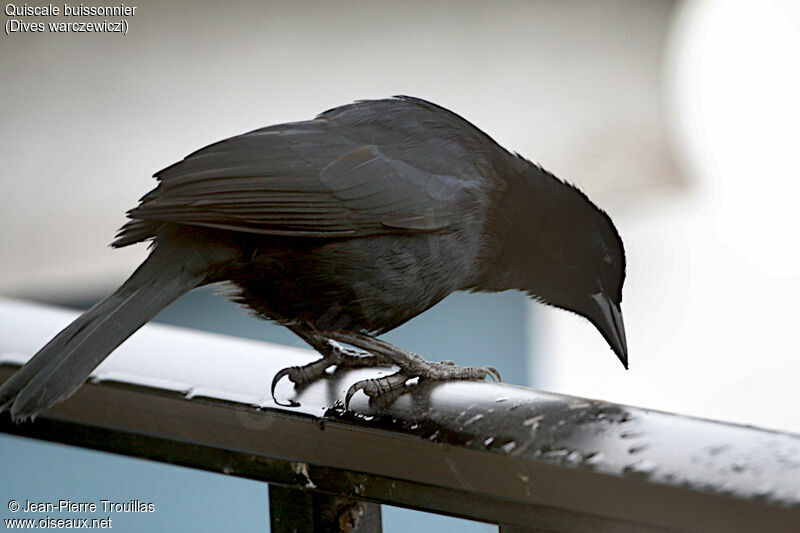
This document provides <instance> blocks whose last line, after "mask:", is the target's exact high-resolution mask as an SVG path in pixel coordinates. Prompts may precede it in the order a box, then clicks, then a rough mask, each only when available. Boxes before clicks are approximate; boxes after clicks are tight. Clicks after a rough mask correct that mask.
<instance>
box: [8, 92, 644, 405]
mask: <svg viewBox="0 0 800 533" xmlns="http://www.w3.org/2000/svg"><path fill="white" fill-rule="evenodd" d="M155 177H156V178H157V179H158V181H159V183H158V186H157V187H156V188H155V189H154V190H152V191H151V192H149V193H148V194H146V195H145V196H144V197H143V198H142V199H141V201H140V204H139V205H138V207H136V208H134V209H132V210H131V211H129V212H128V216H129V218H130V219H131V220H130V221H129V222H128V223H127V224H125V225H124V226H123V227H122V229H121V230H120V231H119V233H118V235H117V238H116V240H115V241H114V242H113V244H112V246H114V247H122V246H128V245H130V244H134V243H138V242H142V241H147V240H152V241H153V242H152V245H151V246H152V251H151V253H150V255H149V257H148V258H147V259H146V260H145V261H144V263H142V265H141V266H139V268H138V269H137V270H136V271H135V272H134V273H133V274H132V275H131V277H130V278H129V279H128V280H127V281H126V282H125V283H124V284H123V285H122V286H121V287H120V288H119V289H117V291H116V292H114V293H113V294H112V295H110V296H109V297H107V298H106V299H105V300H103V301H101V302H100V303H98V304H97V305H95V306H94V307H92V308H91V309H90V310H88V311H86V312H85V313H84V314H83V315H81V316H80V317H79V318H78V319H76V320H75V321H74V322H73V323H72V324H70V325H69V326H67V327H66V328H65V329H64V330H63V331H62V332H61V333H59V334H58V335H56V337H55V338H53V339H52V340H51V341H50V342H49V343H48V344H47V345H46V346H44V348H42V349H41V350H39V352H38V353H37V354H36V355H35V356H34V357H33V359H31V360H30V361H29V362H28V363H27V364H26V365H25V366H24V367H22V368H21V369H20V370H19V371H18V372H17V373H16V374H14V375H13V376H12V377H11V378H10V379H9V380H8V381H7V382H6V383H5V384H3V386H2V387H0V410H3V409H10V411H11V416H12V417H13V418H14V420H24V419H26V418H32V417H34V416H35V415H37V414H38V413H40V412H42V411H44V410H45V409H47V408H49V407H50V406H52V405H53V404H55V403H57V402H58V401H60V400H63V399H64V398H66V397H67V396H69V395H70V394H72V393H73V392H74V391H75V390H76V389H77V388H79V387H80V386H81V384H82V383H83V382H84V380H85V379H86V378H87V377H88V376H89V374H90V372H91V371H92V370H93V369H94V368H95V367H96V366H97V365H98V364H100V362H101V361H102V360H103V359H105V358H106V357H107V356H108V355H109V354H110V353H111V352H112V351H113V350H114V349H115V348H116V347H117V346H119V345H120V344H121V343H122V342H123V341H124V340H125V339H126V338H128V337H129V336H130V335H131V334H132V333H134V332H135V331H136V330H137V329H139V328H140V327H141V326H142V325H143V324H144V323H145V322H147V321H148V320H150V319H151V318H153V316H155V315H156V314H157V313H158V312H159V311H160V310H161V309H163V308H164V307H166V306H167V305H168V304H169V303H170V302H172V301H173V300H175V299H176V298H178V297H179V296H181V295H182V294H184V293H186V292H188V291H190V290H191V289H193V288H195V287H199V286H201V285H206V284H209V283H217V282H228V283H230V284H231V285H232V286H233V287H235V289H236V290H235V293H234V294H233V296H232V297H233V299H234V300H236V301H237V302H240V303H242V304H244V305H245V306H247V307H249V308H250V309H251V310H253V311H254V312H255V313H257V314H258V315H259V316H261V317H263V318H266V319H269V320H274V321H276V322H278V323H280V324H282V325H284V326H286V327H288V328H290V329H291V330H292V331H294V332H295V333H296V334H297V335H299V336H300V337H301V338H303V339H304V340H305V341H306V342H308V344H310V345H311V346H312V347H313V348H314V349H316V350H317V351H319V352H320V353H321V354H322V356H323V358H322V359H321V360H319V361H317V362H315V363H312V364H310V365H307V366H305V367H291V368H287V369H284V370H282V371H281V372H279V373H278V375H277V376H275V379H274V381H273V390H274V386H275V383H276V382H277V381H278V380H279V379H280V378H281V377H283V376H287V375H288V377H289V378H290V379H291V380H292V381H294V382H295V383H304V382H307V381H309V380H313V379H315V378H317V377H319V376H321V375H322V374H323V373H324V371H325V369H326V368H328V367H330V366H333V365H339V366H347V367H353V366H372V365H377V364H389V363H394V364H396V365H397V366H398V367H399V368H400V371H399V372H398V373H396V374H393V375H390V376H387V377H383V378H379V379H377V380H365V381H361V382H359V383H356V384H354V385H353V386H352V387H351V388H350V390H349V391H348V393H347V399H348V400H349V398H350V396H352V394H353V393H355V392H356V391H358V390H363V391H364V392H365V393H366V394H368V395H371V396H375V395H377V394H381V393H383V392H386V391H389V390H399V389H400V388H402V387H403V386H405V382H406V381H407V380H408V379H410V378H412V377H421V378H430V379H484V378H486V377H487V376H492V377H498V379H499V376H497V372H496V371H495V370H494V369H493V368H491V367H473V368H461V367H457V366H455V365H453V364H452V363H450V362H445V363H430V362H427V361H425V360H424V359H422V358H421V357H419V356H417V355H415V354H412V353H409V352H407V351H405V350H402V349H400V348H397V347H395V346H392V345H390V344H388V343H386V342H384V341H381V340H379V339H376V338H375V337H374V335H379V334H381V333H384V332H387V331H389V330H391V329H393V328H395V327H397V326H399V325H400V324H403V323H404V322H406V321H407V320H409V319H411V318H413V317H414V316H416V315H418V314H420V313H422V312H423V311H425V310H426V309H428V308H430V307H431V306H433V305H434V304H436V303H437V302H439V301H440V300H441V299H443V298H444V297H445V296H447V295H448V294H450V293H451V292H453V291H459V290H465V291H479V292H496V291H504V290H508V289H518V290H521V291H524V292H526V293H527V294H529V295H530V296H532V297H533V298H535V299H537V300H538V301H540V302H543V303H546V304H550V305H553V306H556V307H560V308H562V309H566V310H568V311H572V312H574V313H577V314H579V315H581V316H584V317H586V318H587V319H589V321H591V322H592V324H594V325H595V326H596V327H597V329H598V330H599V331H600V333H601V334H602V335H603V337H605V339H606V341H607V342H608V344H609V345H610V346H611V348H612V349H613V351H614V352H615V353H616V355H617V357H619V359H620V361H622V364H623V365H625V367H626V368H627V366H628V356H627V346H626V341H625V330H624V327H623V323H622V315H621V312H620V302H621V301H622V285H623V282H624V279H625V255H624V251H623V246H622V241H621V239H620V237H619V235H618V233H617V231H616V229H615V228H614V225H613V223H612V222H611V219H610V218H609V217H608V215H606V213H604V212H603V211H601V210H600V209H598V208H597V207H596V206H595V205H594V204H592V203H591V201H589V199H588V198H587V197H586V196H585V195H584V194H583V193H582V192H580V191H579V190H578V189H576V188H575V187H573V186H572V185H570V184H568V183H565V182H563V181H561V180H559V179H558V178H556V177H555V176H553V175H552V174H550V173H548V172H547V171H545V170H544V169H542V168H541V167H540V166H538V165H535V164H533V163H531V162H530V161H528V160H526V159H524V158H522V157H521V156H519V155H517V154H512V153H510V152H508V151H507V150H505V149H503V148H502V147H501V146H499V145H498V144H497V143H496V142H495V141H494V140H492V139H491V138H490V137H489V136H488V135H486V134H485V133H483V132H482V131H481V130H479V129H478V128H476V127H475V126H473V125H472V124H470V123H469V122H467V121H466V120H464V119H463V118H461V117H460V116H458V115H456V114H455V113H452V112H451V111H448V110H447V109H444V108H442V107H439V106H437V105H435V104H432V103H430V102H426V101H424V100H420V99H418V98H412V97H407V96H400V97H395V98H390V99H384V100H374V101H359V102H356V103H353V104H350V105H345V106H342V107H337V108H335V109H331V110H329V111H326V112H324V113H322V114H320V115H319V116H317V117H316V118H315V119H313V120H308V121H304V122H292V123H288V124H279V125H276V126H269V127H266V128H263V129H259V130H255V131H252V132H250V133H246V134H244V135H239V136H237V137H232V138H230V139H226V140H223V141H220V142H218V143H215V144H212V145H210V146H207V147H205V148H203V149H201V150H198V151H197V152H194V153H193V154H191V155H189V156H187V157H186V158H185V159H184V160H183V161H180V162H178V163H176V164H174V165H172V166H170V167H168V168H166V169H164V170H162V171H160V172H158V173H157V174H156V175H155ZM336 341H338V342H341V343H344V344H348V345H350V346H353V347H355V348H360V349H361V350H364V352H356V351H355V350H352V349H343V348H341V347H340V346H339V344H337V342H336ZM365 352H366V353H365Z"/></svg>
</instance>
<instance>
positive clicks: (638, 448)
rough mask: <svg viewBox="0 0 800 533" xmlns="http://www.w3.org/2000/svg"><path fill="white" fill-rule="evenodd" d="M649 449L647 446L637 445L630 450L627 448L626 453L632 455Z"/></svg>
mask: <svg viewBox="0 0 800 533" xmlns="http://www.w3.org/2000/svg"><path fill="white" fill-rule="evenodd" d="M649 447H650V445H649V444H639V445H637V446H631V447H630V448H628V453H629V454H631V455H634V454H637V453H640V452H643V451H645V450H646V449H647V448H649Z"/></svg>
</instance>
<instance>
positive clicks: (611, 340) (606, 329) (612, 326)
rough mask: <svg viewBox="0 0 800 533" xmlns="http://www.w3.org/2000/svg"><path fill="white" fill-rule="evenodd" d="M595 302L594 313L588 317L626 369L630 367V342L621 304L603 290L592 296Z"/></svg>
mask: <svg viewBox="0 0 800 533" xmlns="http://www.w3.org/2000/svg"><path fill="white" fill-rule="evenodd" d="M591 298H592V302H593V303H594V307H595V308H594V309H593V311H594V312H593V313H591V314H590V316H589V317H588V318H589V320H590V321H591V322H592V324H594V325H595V327H596V328H597V329H598V330H600V333H602V334H603V338H605V339H606V342H607V343H608V345H609V346H611V349H612V350H614V353H615V354H617V357H618V358H619V360H620V361H621V362H622V365H623V366H624V367H625V369H626V370H627V369H628V342H627V340H626V339H625V324H623V322H622V311H620V309H619V305H617V304H616V303H614V302H613V301H611V299H610V298H609V297H608V296H606V295H605V294H603V293H602V292H600V293H597V294H593V295H592V296H591Z"/></svg>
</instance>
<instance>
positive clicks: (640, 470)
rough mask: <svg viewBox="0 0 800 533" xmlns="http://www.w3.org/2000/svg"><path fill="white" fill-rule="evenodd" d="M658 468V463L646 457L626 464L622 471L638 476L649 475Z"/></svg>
mask: <svg viewBox="0 0 800 533" xmlns="http://www.w3.org/2000/svg"><path fill="white" fill-rule="evenodd" d="M656 468H658V465H657V464H656V463H654V462H653V461H648V460H646V459H645V460H642V461H637V462H635V463H633V464H630V465H628V466H626V467H625V468H623V469H622V471H623V472H625V473H626V474H629V475H634V476H637V477H649V476H651V475H652V474H653V472H655V470H656Z"/></svg>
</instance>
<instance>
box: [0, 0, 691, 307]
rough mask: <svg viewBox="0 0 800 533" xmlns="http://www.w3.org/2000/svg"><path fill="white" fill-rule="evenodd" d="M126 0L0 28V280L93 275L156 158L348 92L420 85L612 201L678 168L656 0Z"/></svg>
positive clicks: (111, 273) (130, 262) (332, 101)
mask: <svg viewBox="0 0 800 533" xmlns="http://www.w3.org/2000/svg"><path fill="white" fill-rule="evenodd" d="M136 5H137V6H138V9H137V14H136V15H135V16H133V17H128V21H129V24H130V29H129V34H128V35H126V36H120V35H117V34H95V35H87V34H82V35H81V34H70V35H64V34H54V33H43V34H13V35H11V36H4V37H3V46H2V47H0V61H2V65H3V67H4V72H5V76H4V80H3V83H2V84H0V113H1V114H2V117H3V120H2V121H1V122H0V159H2V161H3V170H2V172H0V190H1V191H2V193H1V194H0V257H2V261H0V293H5V294H15V295H23V296H40V297H41V296H44V297H46V298H53V297H58V296H59V295H61V296H74V295H75V293H76V292H77V293H78V296H80V294H81V293H83V292H84V291H86V290H87V288H89V287H92V288H93V290H94V292H98V291H99V290H107V288H108V287H111V286H113V285H116V284H117V283H119V282H120V281H121V280H122V279H124V277H126V276H127V275H128V274H129V273H130V271H131V270H132V268H133V267H134V266H135V265H136V264H138V262H139V261H140V260H141V259H142V258H143V256H144V254H145V250H144V247H142V246H138V247H130V248H126V249H123V250H117V251H111V250H110V249H108V248H107V247H106V246H107V244H108V243H109V242H110V241H111V240H112V238H113V235H114V232H115V230H116V229H117V228H118V227H119V226H120V225H121V224H122V223H123V222H124V216H123V214H124V212H125V210H127V209H129V208H131V207H133V206H134V205H135V204H136V200H137V199H138V198H139V197H140V196H141V195H143V194H144V193H145V192H147V191H148V190H149V189H150V188H152V187H153V186H154V185H155V183H154V181H153V180H151V179H149V176H150V175H152V174H153V172H155V171H157V170H159V169H161V168H163V167H165V166H167V165H169V164H171V163H173V162H175V161H176V160H178V159H179V158H181V157H183V156H184V155H186V154H188V153H189V152H191V151H194V150H195V149H197V148H200V147H201V146H203V145H205V144H208V143H211V142H213V141H216V140H218V139H220V138H224V137H226V136H231V135H235V134H238V133H241V132H244V131H247V130H250V129H254V128H257V127H261V126H264V125H267V124H271V123H276V122H281V121H288V120H301V119H306V118H310V117H312V116H314V115H315V114H316V113H318V112H321V111H323V110H325V109H328V108H330V107H333V106H336V105H340V104H344V103H347V102H350V101H352V100H354V99H359V98H380V97H386V96H389V95H393V94H411V95H416V96H420V97H423V98H427V99H430V100H433V101H436V102H438V103H440V104H442V105H444V106H446V107H449V108H451V109H453V110H455V111H456V112H458V113H461V114H463V115H464V116H465V117H466V118H467V119H469V120H471V121H473V122H474V123H475V124H477V125H478V126H479V127H481V128H483V129H485V130H486V131H487V132H488V133H489V134H491V135H492V136H494V138H495V139H496V140H498V141H499V142H500V143H501V144H504V145H505V146H507V147H508V148H509V149H512V150H516V151H519V152H520V153H522V154H523V155H525V156H526V157H528V158H530V159H533V160H535V161H539V162H541V163H542V164H544V165H545V167H547V168H549V169H550V170H552V171H555V172H556V174H558V175H560V176H562V177H564V178H566V179H569V180H570V181H573V182H577V183H579V184H581V185H582V186H584V187H585V188H586V189H588V190H589V191H590V192H592V193H595V198H597V199H599V200H600V201H601V202H602V203H603V204H604V205H607V206H611V207H614V208H615V209H616V208H618V207H619V208H623V209H624V203H623V204H622V206H623V207H620V202H618V201H617V200H616V197H617V193H619V192H620V191H630V190H639V191H642V190H644V191H646V190H649V189H648V187H652V186H654V185H659V184H664V183H674V182H676V181H677V179H678V178H677V174H676V171H675V167H674V165H673V164H672V160H671V156H670V153H669V148H668V145H667V142H666V134H665V127H664V118H663V111H662V108H661V101H660V98H659V91H660V80H659V76H660V63H661V56H662V51H663V43H664V41H665V38H666V28H667V23H668V19H669V12H670V9H671V6H672V5H673V2H671V1H651V2H641V1H636V0H603V1H596V2H578V1H568V2H527V1H518V2H515V1H506V2H478V1H470V2H458V3H454V2H446V1H441V0H440V1H429V2H403V3H400V2H372V1H361V2H357V1H354V2H314V3H304V2H236V3H231V2H223V3H220V2H210V1H205V2H203V1H177V2H169V3H164V2H141V3H138V4H136ZM612 214H613V213H612Z"/></svg>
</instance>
